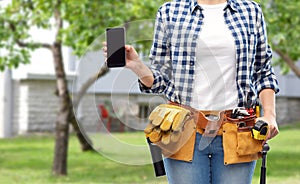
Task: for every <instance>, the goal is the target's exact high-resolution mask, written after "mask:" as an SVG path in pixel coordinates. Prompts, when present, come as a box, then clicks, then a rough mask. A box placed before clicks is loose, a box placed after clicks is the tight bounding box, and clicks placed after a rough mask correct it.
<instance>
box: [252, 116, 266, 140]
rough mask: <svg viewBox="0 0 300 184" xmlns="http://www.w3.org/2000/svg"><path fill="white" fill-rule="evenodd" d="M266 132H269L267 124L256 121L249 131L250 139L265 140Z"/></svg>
mask: <svg viewBox="0 0 300 184" xmlns="http://www.w3.org/2000/svg"><path fill="white" fill-rule="evenodd" d="M268 131H269V125H268V123H266V122H264V121H262V120H258V121H257V122H256V123H255V125H254V126H253V128H252V130H251V132H252V137H253V138H254V139H256V140H266V139H267V135H268Z"/></svg>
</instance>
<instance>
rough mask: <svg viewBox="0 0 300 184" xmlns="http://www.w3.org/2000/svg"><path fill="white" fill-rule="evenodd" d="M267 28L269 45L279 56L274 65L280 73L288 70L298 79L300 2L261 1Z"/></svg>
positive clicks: (299, 70) (292, 0)
mask: <svg viewBox="0 0 300 184" xmlns="http://www.w3.org/2000/svg"><path fill="white" fill-rule="evenodd" d="M260 3H261V5H262V7H263V11H264V14H265V19H266V22H267V27H268V34H269V40H270V44H271V45H272V48H273V50H274V51H275V52H276V53H277V54H278V55H279V58H278V60H277V61H276V64H279V65H280V67H281V69H282V72H283V73H284V74H285V73H288V72H289V71H290V69H291V70H292V71H293V72H294V73H295V74H296V75H297V76H298V77H299V78H300V68H299V67H297V65H296V62H298V61H299V59H300V46H299V42H298V40H300V34H299V32H300V11H299V9H300V1H298V0H289V1H282V0H261V1H260Z"/></svg>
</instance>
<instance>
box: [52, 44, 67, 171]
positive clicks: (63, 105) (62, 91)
mask: <svg viewBox="0 0 300 184" xmlns="http://www.w3.org/2000/svg"><path fill="white" fill-rule="evenodd" d="M52 53H53V58H54V64H55V74H56V81H57V82H56V85H57V90H58V97H59V112H58V115H57V120H56V125H55V149H54V160H53V168H52V172H53V174H54V175H67V153H68V141H69V117H71V115H72V111H71V109H72V108H71V107H72V103H71V99H70V94H69V91H68V85H67V80H66V74H65V70H64V65H63V58H62V49H61V43H55V44H54V45H53V47H52Z"/></svg>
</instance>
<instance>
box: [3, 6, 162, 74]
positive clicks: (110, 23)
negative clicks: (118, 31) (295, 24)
mask: <svg viewBox="0 0 300 184" xmlns="http://www.w3.org/2000/svg"><path fill="white" fill-rule="evenodd" d="M163 2H164V1H163V0H157V1H152V0H143V1H141V0H126V1H125V0H105V1H103V0H93V1H90V0H80V1H74V0H12V3H11V4H9V5H8V6H6V7H3V6H1V7H0V26H1V27H0V37H1V40H0V49H1V55H0V70H1V69H3V68H4V67H5V66H10V67H17V66H18V65H19V64H20V63H29V61H30V54H29V53H30V51H31V50H33V49H37V48H42V45H41V44H39V43H35V42H34V41H32V40H35V39H34V37H35V35H31V34H30V29H31V28H32V27H35V28H39V29H41V30H54V29H55V25H54V9H55V7H59V11H60V15H61V18H62V20H63V22H64V24H63V25H64V26H63V28H62V29H60V30H59V35H58V37H57V38H56V39H57V41H61V42H62V44H63V45H65V46H69V47H71V48H72V49H73V50H74V53H75V54H76V55H81V54H83V53H84V52H85V51H86V49H87V48H88V46H89V45H90V44H91V43H92V42H93V41H94V40H95V39H96V38H97V37H99V36H100V35H102V34H104V33H105V29H106V28H107V27H115V26H119V25H122V24H124V23H126V22H131V21H136V20H143V19H154V18H155V15H156V11H157V9H158V8H159V6H160V5H161V4H162V3H163ZM149 30H150V29H149ZM151 31H152V29H151ZM151 31H150V33H148V31H144V33H143V34H145V35H146V34H147V33H148V34H150V35H151ZM133 36H134V35H133ZM54 41H55V40H53V42H54ZM41 42H43V40H41ZM20 43H21V44H20ZM137 45H138V46H137V47H138V48H141V50H143V49H146V48H145V47H144V46H139V45H147V46H146V47H147V48H148V47H149V43H147V44H145V43H139V44H137Z"/></svg>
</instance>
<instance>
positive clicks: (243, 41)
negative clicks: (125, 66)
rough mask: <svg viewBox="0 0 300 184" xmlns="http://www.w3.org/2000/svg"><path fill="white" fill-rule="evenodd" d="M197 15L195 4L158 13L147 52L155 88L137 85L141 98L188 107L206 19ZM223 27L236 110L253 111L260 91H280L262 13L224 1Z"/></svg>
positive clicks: (238, 1) (180, 2)
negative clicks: (231, 49) (232, 63)
mask: <svg viewBox="0 0 300 184" xmlns="http://www.w3.org/2000/svg"><path fill="white" fill-rule="evenodd" d="M202 11H203V9H202V8H201V5H199V4H198V3H197V0H176V1H173V2H168V3H165V4H164V5H162V6H161V7H160V9H159V11H158V13H157V17H156V28H155V34H154V40H153V45H152V48H151V51H150V60H151V66H150V68H151V70H152V72H153V75H154V84H153V86H152V87H151V88H150V89H149V88H146V87H145V86H143V85H142V84H140V88H141V91H142V92H146V93H162V94H164V95H165V96H166V97H167V99H168V100H170V101H173V102H177V103H180V104H183V105H190V104H191V100H192V98H191V97H192V93H193V86H194V85H193V82H194V77H195V75H194V74H195V62H196V44H197V38H198V37H199V35H200V34H201V26H202V24H203V19H205V17H204V15H203V12H202ZM224 21H225V23H226V24H227V25H228V28H229V30H230V31H231V32H232V35H233V37H234V39H235V46H236V71H237V75H236V85H237V89H238V104H239V106H240V107H245V106H252V105H254V104H255V103H256V100H257V97H258V94H259V92H260V91H262V90H263V89H266V88H270V89H273V90H274V91H275V92H276V93H277V92H278V91H279V88H278V83H277V80H276V77H275V75H274V72H273V68H272V66H271V58H272V51H271V48H270V47H269V45H268V43H267V32H266V25H265V22H264V17H263V13H262V10H261V7H260V6H259V5H258V4H257V3H255V2H252V1H249V0H228V1H227V6H226V7H225V8H224Z"/></svg>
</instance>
